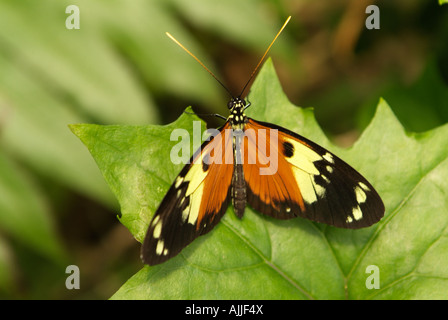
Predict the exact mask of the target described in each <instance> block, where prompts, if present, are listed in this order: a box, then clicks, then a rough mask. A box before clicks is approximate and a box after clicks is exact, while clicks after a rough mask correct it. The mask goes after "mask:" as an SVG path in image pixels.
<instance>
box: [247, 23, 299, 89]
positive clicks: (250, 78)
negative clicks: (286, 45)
mask: <svg viewBox="0 0 448 320" xmlns="http://www.w3.org/2000/svg"><path fill="white" fill-rule="evenodd" d="M290 19H291V16H289V17H288V19H286V21H285V23H284V24H283V26H282V27H281V29H280V31H279V32H277V35H276V36H275V38H274V40H272V42H271V44H270V45H269V47H268V48H267V49H266V52H265V53H264V55H263V56H262V57H261V59H260V61H259V62H258V64H257V66H256V67H255V69H254V71H252V74H251V75H250V77H249V80H247V82H246V85H245V86H244V88H243V90H241V93H240V95H239V96H238V97H241V96H242V95H243V93H244V91H245V90H246V88H247V86H248V85H249V83H250V82H251V81H252V78H253V77H254V75H255V73H256V72H257V70H258V68H259V67H260V65H261V63H262V62H263V60H264V58H265V57H266V55H267V54H268V52H269V50H270V49H271V47H272V45H273V44H274V42H275V40H277V38H278V36H279V35H280V33H282V31H283V29H285V27H286V25H287V24H288V22H289V20H290Z"/></svg>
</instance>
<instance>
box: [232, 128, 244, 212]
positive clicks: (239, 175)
mask: <svg viewBox="0 0 448 320" xmlns="http://www.w3.org/2000/svg"><path fill="white" fill-rule="evenodd" d="M232 134H233V161H234V169H233V176H232V204H233V208H234V210H235V214H236V216H237V217H238V218H242V217H243V215H244V209H245V208H246V201H247V200H246V181H245V180H244V171H243V156H242V153H241V150H242V149H241V144H242V141H243V137H244V132H243V131H242V130H240V129H237V130H234V131H233V132H232Z"/></svg>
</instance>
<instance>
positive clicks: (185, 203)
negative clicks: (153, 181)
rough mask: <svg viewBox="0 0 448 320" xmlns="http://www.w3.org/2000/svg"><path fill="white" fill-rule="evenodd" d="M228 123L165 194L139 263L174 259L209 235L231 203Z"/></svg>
mask: <svg viewBox="0 0 448 320" xmlns="http://www.w3.org/2000/svg"><path fill="white" fill-rule="evenodd" d="M228 128H229V126H228V123H226V125H224V127H222V128H221V129H220V130H219V134H217V135H216V136H214V137H212V138H211V139H210V141H206V142H204V143H203V144H202V146H201V148H200V149H199V150H198V151H197V152H196V153H195V154H194V155H193V157H192V158H191V159H190V163H189V164H187V165H185V167H184V168H183V169H182V171H181V172H180V174H179V175H178V176H177V178H176V180H175V181H174V183H173V184H172V186H171V187H170V189H169V190H168V192H167V194H166V195H165V197H164V199H163V200H162V202H161V204H160V206H159V208H158V209H157V211H156V212H155V214H154V216H153V218H152V221H151V222H150V224H149V227H148V231H147V234H146V237H145V240H144V242H143V247H142V253H141V255H142V259H143V261H144V262H145V263H147V264H149V265H155V264H159V263H162V262H164V261H166V260H168V259H170V258H172V257H173V256H175V255H177V254H178V253H179V252H180V251H181V250H182V249H183V248H184V247H186V246H187V245H188V244H190V243H191V242H192V241H193V240H194V239H195V238H197V237H198V236H200V235H203V234H205V233H207V232H209V231H210V230H211V229H212V228H213V227H214V226H215V225H216V224H217V223H218V222H219V220H220V219H221V217H222V216H223V214H224V213H225V211H226V209H227V207H228V205H229V201H230V186H231V181H232V175H233V158H232V157H233V154H232V139H230V138H229V137H228V136H227V135H226V130H225V129H228Z"/></svg>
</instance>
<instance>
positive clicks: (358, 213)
mask: <svg viewBox="0 0 448 320" xmlns="http://www.w3.org/2000/svg"><path fill="white" fill-rule="evenodd" d="M352 214H353V218H355V220H356V221H358V220H360V219H361V218H362V211H361V208H360V207H359V206H357V207H356V208H353V210H352Z"/></svg>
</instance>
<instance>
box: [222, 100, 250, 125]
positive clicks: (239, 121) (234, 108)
mask: <svg viewBox="0 0 448 320" xmlns="http://www.w3.org/2000/svg"><path fill="white" fill-rule="evenodd" d="M249 105H250V104H246V101H244V100H243V99H241V98H232V100H230V101H229V103H228V104H227V107H228V108H229V110H230V115H229V117H228V120H229V122H230V124H231V125H232V129H233V130H237V129H240V130H244V125H245V124H246V123H247V117H246V115H245V114H244V110H245V109H246V108H247V107H249Z"/></svg>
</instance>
